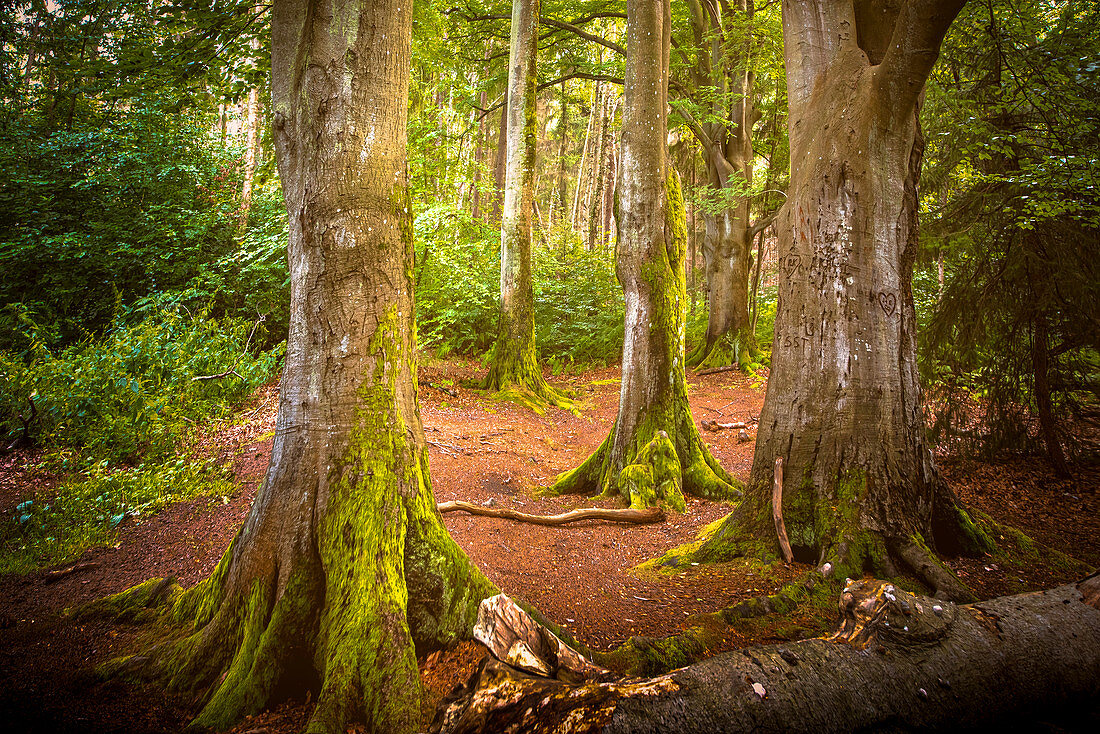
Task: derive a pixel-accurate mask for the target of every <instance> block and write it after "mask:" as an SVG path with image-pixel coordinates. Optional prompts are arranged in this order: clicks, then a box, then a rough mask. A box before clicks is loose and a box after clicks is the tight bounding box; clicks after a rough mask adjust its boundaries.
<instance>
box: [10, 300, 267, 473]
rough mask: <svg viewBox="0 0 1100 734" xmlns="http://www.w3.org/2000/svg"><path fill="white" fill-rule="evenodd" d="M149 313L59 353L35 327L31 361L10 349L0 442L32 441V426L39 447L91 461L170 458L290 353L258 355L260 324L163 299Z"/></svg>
mask: <svg viewBox="0 0 1100 734" xmlns="http://www.w3.org/2000/svg"><path fill="white" fill-rule="evenodd" d="M144 307H145V310H146V315H145V316H144V317H143V318H140V319H139V320H136V321H134V322H133V323H128V320H127V317H130V318H131V319H133V318H134V317H135V316H139V315H140V314H138V313H135V312H134V311H128V310H125V309H120V311H119V313H118V315H117V316H116V317H115V321H114V322H113V323H112V324H111V326H110V327H109V328H108V329H107V331H106V333H105V334H104V335H103V336H102V337H99V338H90V339H87V340H85V341H83V342H80V343H78V344H75V345H73V346H71V347H68V348H66V349H64V350H62V351H60V352H58V353H56V354H53V353H51V352H50V351H49V349H48V348H47V346H46V344H45V343H44V342H43V341H42V339H41V336H40V335H39V334H37V333H36V332H35V330H34V329H27V332H28V334H27V335H26V336H25V338H26V339H28V340H29V341H30V342H31V347H30V349H29V353H28V354H27V355H26V356H25V357H24V358H22V359H20V358H19V357H18V356H15V355H12V354H5V353H2V352H0V436H3V437H5V439H6V441H11V440H13V439H15V438H18V437H20V436H22V434H23V433H24V427H25V424H24V421H25V420H26V421H28V422H29V426H28V427H27V430H28V431H29V433H30V437H31V438H32V439H33V440H34V442H35V443H37V444H39V445H42V446H45V447H48V448H52V449H75V450H79V453H80V455H81V458H82V459H83V460H84V461H99V460H103V459H106V460H108V461H111V462H117V461H125V460H132V459H133V458H135V457H137V456H146V457H147V458H149V459H156V458H161V457H164V456H167V455H168V454H169V453H170V452H171V451H172V450H173V448H174V447H175V445H176V443H177V441H178V439H179V438H180V437H181V436H183V435H184V433H185V432H186V431H187V430H188V428H189V426H190V425H192V424H193V423H195V422H197V421H200V420H203V419H205V418H208V417H210V416H217V415H222V414H224V413H225V412H226V411H228V409H229V407H230V406H231V405H232V404H233V403H235V402H237V401H239V400H240V399H242V398H244V397H245V396H247V395H248V394H249V393H250V392H251V391H252V390H253V389H255V387H257V386H258V385H260V384H261V383H263V382H265V381H266V380H268V379H269V378H270V377H271V376H272V375H273V374H274V372H275V370H276V369H277V367H278V363H279V359H280V357H281V351H282V347H281V346H280V347H277V348H276V349H273V350H270V351H267V352H259V351H258V350H256V349H255V348H254V347H255V344H256V343H257V338H256V334H255V333H253V329H254V328H255V325H254V324H250V323H248V322H246V321H242V320H222V321H220V322H219V321H215V320H212V319H210V318H208V317H207V315H206V314H205V313H200V314H199V315H198V316H196V317H192V316H191V315H190V314H188V313H187V312H186V310H185V309H182V308H180V307H171V306H167V305H166V304H164V303H163V302H160V301H153V302H149V303H146V304H144ZM261 326H262V325H261ZM230 370H231V372H230ZM222 373H226V374H225V376H223V377H220V378H217V379H208V380H195V379H194V378H196V377H199V376H209V375H219V374H222ZM32 405H33V407H32ZM32 413H33V416H34V417H33V419H31V415H32ZM20 416H22V418H20Z"/></svg>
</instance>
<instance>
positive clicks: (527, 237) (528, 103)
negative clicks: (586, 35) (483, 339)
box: [481, 0, 572, 413]
mask: <svg viewBox="0 0 1100 734" xmlns="http://www.w3.org/2000/svg"><path fill="white" fill-rule="evenodd" d="M538 22H539V1H538V0H515V2H514V3H513V6H512V39H511V50H510V52H509V65H508V123H507V128H508V141H507V142H508V144H507V171H506V175H505V184H504V209H503V210H502V214H501V226H500V320H499V324H498V327H497V339H496V343H495V344H494V345H493V357H492V362H491V363H490V365H489V374H488V375H486V377H485V381H484V382H483V383H482V385H481V386H482V388H483V389H486V390H494V391H497V392H499V393H503V394H504V396H506V397H509V398H511V399H514V400H517V401H519V402H521V403H523V404H525V405H527V406H528V407H530V408H532V409H533V410H535V411H537V412H540V413H541V412H542V411H543V410H544V409H545V407H546V405H547V404H552V405H558V406H560V407H563V408H566V409H572V403H571V402H570V401H569V400H568V399H567V398H566V397H565V396H564V395H562V394H561V393H559V392H558V391H556V390H554V389H553V388H552V387H550V386H549V385H548V384H547V383H546V379H545V378H544V377H543V376H542V369H541V368H540V367H539V364H538V358H537V355H536V352H535V314H534V309H535V295H534V284H533V281H532V276H531V238H532V228H533V221H532V220H533V216H534V192H535V187H534V178H535V170H534V169H535V138H536V129H535V125H536V122H537V120H536V114H535V94H536V88H537V81H538V79H537V75H536V73H535V67H536V56H537V54H538V33H537V31H538Z"/></svg>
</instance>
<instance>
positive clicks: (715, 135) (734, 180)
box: [687, 0, 759, 368]
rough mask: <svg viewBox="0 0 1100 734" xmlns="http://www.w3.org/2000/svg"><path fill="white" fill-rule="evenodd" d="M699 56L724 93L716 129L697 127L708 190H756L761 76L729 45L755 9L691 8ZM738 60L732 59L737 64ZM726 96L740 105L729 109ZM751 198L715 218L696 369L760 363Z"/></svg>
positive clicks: (709, 79) (742, 51)
mask: <svg viewBox="0 0 1100 734" xmlns="http://www.w3.org/2000/svg"><path fill="white" fill-rule="evenodd" d="M689 8H690V9H691V18H692V25H693V30H694V34H695V39H696V44H697V45H698V46H700V47H701V48H702V49H704V51H701V52H700V54H699V59H698V64H697V68H696V69H694V70H693V77H694V82H695V85H696V86H697V87H703V86H707V85H713V86H714V87H715V88H717V89H718V90H719V95H718V96H717V99H718V102H717V103H716V104H715V106H714V109H713V110H711V113H712V118H713V120H712V121H709V122H706V121H700V122H698V123H697V124H695V125H693V126H692V129H693V131H694V132H695V134H696V136H697V137H698V138H699V140H700V143H701V147H702V153H703V160H704V161H705V163H706V171H707V183H708V184H709V185H710V187H711V188H712V189H714V190H715V191H719V192H720V191H723V190H729V189H736V188H738V187H741V186H751V185H752V166H753V159H754V157H755V156H754V153H753V147H752V126H753V123H754V122H755V121H756V114H757V113H756V109H755V107H754V105H753V96H754V90H753V84H754V74H753V71H752V65H751V62H750V57H751V50H750V49H751V40H750V39H747V38H746V39H744V40H743V41H742V42H741V43H740V44H739V45H738V46H737V47H734V46H733V40H732V39H729V38H727V28H726V27H725V26H726V25H728V24H730V23H731V22H732V21H733V20H734V16H735V15H736V16H740V17H741V18H748V19H751V17H752V3H750V2H747V0H740V2H737V3H734V4H733V5H732V7H731V6H728V5H725V4H723V5H721V12H718V11H716V10H714V9H711V8H709V7H708V8H706V9H704V7H703V4H702V3H700V2H699V0H689ZM731 55H732V58H731ZM723 94H728V95H729V96H730V97H731V98H732V99H733V100H734V101H733V103H732V104H729V103H728V102H725V101H724V99H723V96H722V95H723ZM749 204H750V200H749V197H748V196H747V195H741V196H737V197H735V198H734V199H733V200H732V202H731V203H730V206H729V207H728V208H726V209H724V210H722V211H720V212H716V213H711V214H708V215H707V217H706V220H707V238H706V241H705V242H704V245H703V255H704V258H705V260H706V262H705V267H706V279H707V302H708V304H709V311H708V317H707V331H706V336H705V338H704V340H703V341H702V342H701V343H700V344H699V345H698V346H697V347H696V348H695V349H694V350H693V351H692V352H691V354H689V355H688V358H687V361H688V364H689V365H690V366H693V367H701V368H702V367H723V366H726V365H730V364H738V365H741V366H742V367H743V368H744V367H748V365H749V364H751V363H752V362H754V361H756V358H757V355H758V353H759V350H758V348H757V345H756V337H755V335H754V334H753V331H752V329H751V328H750V319H749V266H750V263H751V260H752V222H751V221H750V219H749V216H750V211H749Z"/></svg>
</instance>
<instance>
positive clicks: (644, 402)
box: [554, 0, 736, 510]
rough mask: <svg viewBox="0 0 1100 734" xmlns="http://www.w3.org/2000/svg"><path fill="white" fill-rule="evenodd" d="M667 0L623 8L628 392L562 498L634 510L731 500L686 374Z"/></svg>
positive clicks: (622, 253) (636, 0)
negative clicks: (605, 500)
mask: <svg viewBox="0 0 1100 734" xmlns="http://www.w3.org/2000/svg"><path fill="white" fill-rule="evenodd" d="M669 22H670V21H669V5H668V0H632V2H631V3H630V5H628V6H627V40H628V45H627V59H626V83H625V92H624V102H623V132H622V159H621V163H620V165H619V178H618V182H617V185H616V187H615V195H616V198H617V202H618V206H617V217H616V219H617V222H616V223H617V225H618V232H619V239H618V259H617V263H616V265H617V274H618V277H619V282H620V283H622V286H623V294H624V297H625V301H626V317H625V340H624V343H623V360H622V365H623V366H622V388H621V391H620V394H619V413H618V417H617V418H616V420H615V426H614V428H613V429H612V431H611V434H610V435H609V436H608V437H607V439H606V440H604V442H603V444H602V445H601V446H600V447H599V448H598V449H597V450H596V452H595V453H593V454H592V455H591V456H590V457H589V458H588V459H587V460H586V461H585V462H584V463H583V464H582V465H581V466H579V467H578V468H576V469H574V470H572V471H570V472H566V473H564V474H562V475H561V476H559V477H558V479H557V480H556V482H555V485H554V486H555V489H556V490H557V491H560V492H591V491H599V492H603V493H605V494H619V495H622V496H623V497H624V498H625V499H627V500H628V501H629V502H630V504H631V505H632V506H635V507H637V506H641V505H647V504H651V503H652V502H654V501H655V500H657V499H665V500H666V501H667V502H668V503H669V504H670V505H671V506H673V507H679V509H681V510H682V509H683V497H682V495H681V491H686V492H691V493H694V494H698V495H701V496H707V497H723V496H730V495H732V494H734V493H735V492H736V490H735V489H734V487H733V484H734V480H733V479H732V478H731V477H730V476H729V475H728V474H727V473H726V472H725V471H724V470H723V469H722V468H721V467H720V466H719V465H718V462H717V460H715V459H714V457H713V456H711V454H710V451H709V450H708V449H707V447H706V445H705V444H704V443H703V441H702V439H701V438H700V437H699V430H698V429H697V428H696V426H695V422H694V420H693V419H692V416H691V409H690V406H689V405H688V398H687V384H686V380H685V377H684V319H685V307H686V298H687V294H686V288H685V279H684V257H685V254H686V242H685V240H686V234H685V231H684V229H685V217H684V203H683V196H682V195H681V194H680V184H679V179H678V178H677V177H676V175H675V172H674V171H672V170H670V167H669V166H667V164H666V153H665V146H666V129H667V127H666V126H667V111H666V108H667V104H668V58H669V39H670V28H669Z"/></svg>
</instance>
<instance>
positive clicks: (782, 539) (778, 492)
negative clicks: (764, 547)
mask: <svg viewBox="0 0 1100 734" xmlns="http://www.w3.org/2000/svg"><path fill="white" fill-rule="evenodd" d="M772 519H773V520H775V532H776V534H777V535H779V547H780V548H781V549H782V550H783V558H784V559H785V560H786V561H787V563H790V562H791V561H793V560H794V554H793V553H792V552H791V541H789V540H787V525H786V524H785V523H784V522H783V457H782V456H777V457H775V482H774V484H772Z"/></svg>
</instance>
